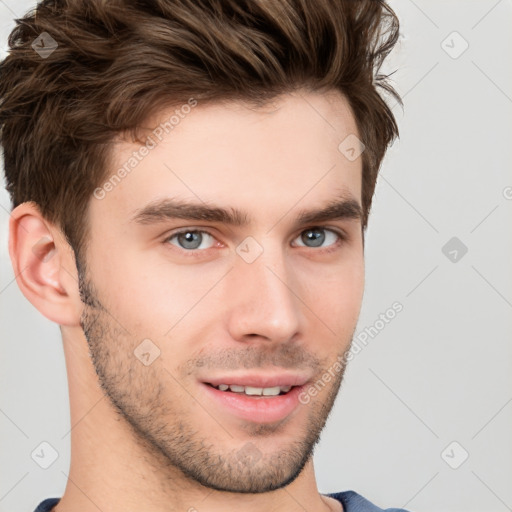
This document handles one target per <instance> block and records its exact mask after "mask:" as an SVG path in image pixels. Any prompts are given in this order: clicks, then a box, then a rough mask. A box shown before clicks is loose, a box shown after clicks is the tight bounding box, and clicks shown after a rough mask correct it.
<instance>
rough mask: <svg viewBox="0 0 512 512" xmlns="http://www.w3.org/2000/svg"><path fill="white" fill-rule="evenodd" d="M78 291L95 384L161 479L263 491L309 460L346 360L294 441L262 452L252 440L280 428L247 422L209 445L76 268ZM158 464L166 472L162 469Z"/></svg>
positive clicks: (165, 377) (290, 477) (161, 372)
mask: <svg viewBox="0 0 512 512" xmlns="http://www.w3.org/2000/svg"><path fill="white" fill-rule="evenodd" d="M79 289H80V296H81V299H82V302H83V303H84V310H83V313H82V316H81V320H80V324H81V326H82V329H83V331H84V334H85V337H86V339H87V344H88V347H89V356H90V358H91V361H92V363H93V366H94V369H95V371H96V374H97V376H98V379H99V384H100V386H101V388H102V390H103V392H104V394H105V395H106V396H107V397H108V399H109V400H110V402H111V404H112V406H113V409H114V411H115V412H116V413H117V414H118V415H119V416H120V418H121V419H122V420H124V421H125V422H126V423H127V424H128V425H129V426H130V427H131V430H132V433H133V435H134V440H135V442H136V443H137V444H138V445H139V446H140V447H142V448H143V450H144V452H146V453H147V454H149V455H151V457H147V458H146V459H147V460H150V461H151V464H152V465H154V466H155V468H157V469H158V471H159V473H158V474H159V475H162V478H164V479H166V480H168V481H169V482H171V481H174V482H175V481H176V470H178V472H179V473H181V475H184V476H185V477H186V479H187V480H192V481H193V482H195V483H199V484H200V485H202V486H204V487H207V488H211V489H215V490H218V491H224V492H233V493H265V492H269V491H272V490H275V489H279V488H282V487H284V486H286V485H288V484H290V483H291V482H293V481H294V480H295V479H296V478H297V477H298V476H299V474H300V473H301V471H302V470H303V468H304V466H305V465H306V463H307V462H308V461H309V460H310V458H311V457H312V455H313V452H314V448H315V446H316V444H317V443H318V441H319V439H320V433H321V431H322V430H323V428H324V426H325V423H326V421H327V418H328V416H329V414H330V412H331V410H332V407H333V405H334V402H335V399H336V396H337V394H338V391H339V388H340V386H341V383H342V380H343V375H344V373H345V364H343V367H342V369H341V370H340V371H339V372H337V374H336V377H335V378H334V379H333V381H332V383H331V386H330V388H327V387H326V388H324V389H323V390H322V392H321V394H322V395H323V396H324V398H323V400H320V399H318V398H317V399H316V400H315V401H311V402H310V403H309V404H308V405H307V407H308V408H309V413H308V418H307V422H306V423H305V425H304V428H303V429H301V431H300V435H299V436H297V439H295V440H293V441H291V442H289V443H288V444H286V445H285V446H283V443H280V444H279V446H280V447H281V448H280V449H279V450H278V451H274V452H272V453H264V454H262V453H261V452H260V451H259V449H258V448H257V444H258V439H264V438H265V437H271V436H272V435H273V434H275V433H276V432H277V431H279V429H280V426H279V425H277V426H276V425H261V424H260V425H258V424H248V425H247V428H246V429H245V430H246V434H247V433H248V434H249V435H250V437H251V441H248V442H245V443H242V446H237V447H234V448H233V449H227V450H226V449H222V447H219V446H217V445H216V444H215V441H216V440H218V439H219V437H220V436H215V435H213V436H212V438H211V439H210V438H208V436H207V435H206V433H205V432H202V431H201V430H200V425H201V424H208V423H207V422H201V421H196V424H197V425H196V426H194V424H193V422H192V421H191V420H192V419H193V418H190V417H189V416H187V409H186V406H184V404H183V403H181V404H180V403H178V401H175V402H173V401H172V399H171V397H172V396H173V393H172V392H169V389H168V387H169V386H174V388H175V389H176V388H177V385H176V381H175V377H173V376H171V374H170V373H169V372H168V371H167V370H165V368H164V369H162V368H161V367H158V366H157V365H152V366H150V367H146V366H144V365H143V364H141V362H140V361H139V360H138V359H137V358H136V357H135V356H134V354H133V350H134V348H135V347H136V346H137V345H138V343H140V340H134V339H133V337H130V335H129V334H128V333H127V332H126V331H125V330H124V329H123V328H122V327H121V326H120V325H119V324H118V323H117V322H116V320H115V319H113V317H112V316H111V315H109V313H108V312H107V310H106V309H105V308H104V307H103V305H102V304H101V302H100V301H99V299H98V297H97V294H96V293H95V288H94V286H93V283H91V282H90V281H89V280H88V279H87V277H86V276H85V273H84V272H80V271H79ZM347 352H348V349H347V350H345V351H344V353H343V354H342V355H341V356H342V357H341V358H340V357H338V361H341V360H343V361H346V358H345V357H343V356H345V355H346V353H347ZM167 383H168V386H166V385H165V384H167ZM190 400H193V398H192V397H190ZM206 414H207V413H206V411H205V419H206V418H207V421H208V422H211V417H210V416H206ZM284 428H286V425H285V426H284ZM226 437H227V436H226ZM134 462H135V463H136V461H134ZM165 468H167V469H168V471H162V469H165Z"/></svg>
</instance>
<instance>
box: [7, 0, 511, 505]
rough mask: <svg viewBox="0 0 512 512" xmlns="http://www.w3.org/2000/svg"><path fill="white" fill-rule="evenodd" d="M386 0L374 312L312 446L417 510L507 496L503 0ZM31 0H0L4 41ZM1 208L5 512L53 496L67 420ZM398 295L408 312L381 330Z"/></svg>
mask: <svg viewBox="0 0 512 512" xmlns="http://www.w3.org/2000/svg"><path fill="white" fill-rule="evenodd" d="M390 3H391V5H392V7H393V8H394V9H395V11H396V12H397V14H398V16H399V18H400V20H401V34H402V36H401V40H400V45H399V46H398V47H397V48H396V50H395V51H394V52H393V55H392V58H391V60H390V61H389V63H388V65H386V67H385V71H389V70H392V69H396V68H398V71H397V72H396V73H395V74H394V75H393V79H394V83H395V85H396V87H397V88H398V90H399V92H400V93H401V94H402V96H403V98H404V103H405V108H404V111H402V110H401V109H400V107H398V106H395V107H394V112H395V114H396V116H397V119H398V122H399V127H400V131H401V138H400V140H399V141H397V142H395V144H394V145H393V146H392V147H391V148H390V150H389V152H388V155H387V156H386V160H385V162H384V165H383V168H382V173H381V175H380V177H379V180H378V183H377V189H376V196H375V199H374V207H373V212H372V216H371V220H370V224H369V228H368V232H367V250H366V265H367V267H366V272H367V273H366V275H367V284H366V291H365V297H364V302H363V309H362V313H361V317H360V321H359V324H358V331H357V334H359V333H361V332H363V331H365V329H368V328H369V327H371V326H373V327H377V328H376V329H374V331H373V334H374V335H373V337H372V336H369V338H368V339H369V341H368V343H367V345H366V346H363V345H362V347H363V348H362V350H361V351H360V352H359V353H358V354H357V355H356V356H355V358H354V359H353V361H352V362H351V364H350V365H349V369H348V370H347V374H346V378H345V382H344V384H343V386H342V390H341V393H340V396H339V398H338V401H337V403H336V406H335V409H334V410H333V413H332V415H331V418H330V420H329V423H328V426H327V428H326V430H325V431H324V434H323V437H322V441H321V443H320V445H319V446H318V449H317V451H316V455H315V460H316V470H317V476H318V484H319V488H320V491H322V492H334V491H340V490H348V489H354V490H356V491H357V492H359V493H361V494H363V495H364V496H366V497H367V498H368V499H370V500H372V501H374V502H376V503H377V504H379V505H380V506H383V507H391V506H395V507H399V506H405V507H407V508H408V509H410V510H412V511H417V512H426V511H440V512H441V511H451V512H458V511H460V512H462V511H464V512H471V511H475V512H476V511H478V512H482V511H486V512H487V511H489V512H494V511H495V512H502V511H506V510H512V485H511V483H512V436H511V435H510V433H511V432H512V428H511V427H512V403H511V402H512V386H511V383H512V357H511V356H512V344H511V343H510V341H511V337H512V336H511V335H512V314H511V313H512V172H511V168H510V164H511V162H512V144H511V142H512V67H511V65H510V62H511V61H512V60H511V59H512V35H511V33H512V30H511V23H510V22H511V19H512V18H511V15H512V0H501V1H496V0H490V1H487V0H472V1H468V0H464V1H462V0H457V1H454V0H452V1H446V0H442V1H441V0H435V1H433V0H429V1H427V0H423V1H420V0H415V1H412V0H400V1H399V0H394V1H392V2H390ZM33 4H34V3H33V2H27V1H24V2H19V1H17V2H15V1H14V0H0V19H1V26H0V30H1V34H0V35H1V40H2V42H3V43H4V46H5V41H6V37H7V34H8V32H9V31H10V30H11V28H12V26H13V21H12V20H13V18H14V17H15V16H21V15H22V14H23V13H24V12H25V11H26V10H27V9H28V8H29V7H31V6H32V5H33ZM453 32H457V34H454V33H453ZM466 44H468V45H469V46H468V48H467V49H466V50H465V51H464V52H463V53H462V50H464V48H465V46H466ZM3 54H5V52H4V53H3ZM389 101H390V103H391V104H393V103H394V101H393V100H389ZM9 210H10V203H9V198H8V196H7V193H6V192H5V191H4V190H3V189H2V190H1V191H0V216H1V219H0V230H1V231H0V234H1V241H0V242H1V243H0V270H1V276H0V314H1V324H0V325H1V341H0V343H1V347H0V351H1V357H0V389H1V395H0V432H1V439H2V444H1V446H2V451H1V454H0V512H7V511H9V512H22V511H23V512H27V511H32V510H33V509H34V508H35V506H36V505H37V504H38V503H39V501H41V500H42V499H44V498H47V497H50V496H61V495H62V493H63V491H64V488H65V484H66V475H67V473H68V470H69V462H70V452H69V443H70V435H69V431H70V429H71V425H70V422H69V405H68V394H67V381H66V369H65V364H64V355H63V351H62V345H61V341H60V334H59V330H58V327H57V326H56V325H53V324H52V323H51V322H50V321H48V320H46V319H45V318H44V317H43V316H42V315H40V314H39V313H38V312H37V311H36V310H35V309H34V308H33V307H32V306H31V305H30V304H29V303H28V301H27V300H26V299H25V298H24V297H23V296H22V294H21V293H20V291H19V290H18V287H17V285H16V284H15V282H14V276H13V273H12V269H11V265H10V262H9V259H8V254H7V222H8V217H9ZM453 237H456V238H457V240H455V241H452V244H454V245H453V246H452V245H449V246H448V247H447V248H445V249H444V252H443V247H444V246H445V244H447V242H448V241H449V240H450V239H452V238H453ZM462 244H463V245H462ZM463 246H465V247H467V253H466V254H464V255H463V250H462V249H463ZM453 251H456V252H453ZM445 253H446V255H445ZM453 260H455V261H453ZM395 301H398V302H400V303H401V304H402V305H403V311H402V312H400V313H399V314H397V315H396V317H395V318H394V319H393V320H392V321H390V322H389V323H388V324H387V325H385V327H384V328H378V327H379V326H380V324H376V321H377V320H378V319H379V315H380V314H381V313H385V312H386V311H387V310H388V309H389V308H390V307H391V305H392V304H393V303H394V302H395ZM375 330H377V331H378V332H377V334H376V335H375ZM42 441H47V442H49V443H50V444H51V445H52V446H54V447H55V449H56V450H57V452H58V454H59V457H58V458H57V460H56V461H55V463H54V464H53V465H52V466H50V467H49V468H48V469H46V470H44V469H42V468H40V467H39V466H38V465H37V464H36V463H35V462H34V461H33V460H32V458H31V453H32V452H33V450H34V449H35V448H36V447H38V446H39V445H40V443H41V442H42ZM466 456H467V459H466V460H464V458H465V457H466ZM463 460H464V461H463ZM462 461H463V462H462Z"/></svg>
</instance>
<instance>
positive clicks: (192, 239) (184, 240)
mask: <svg viewBox="0 0 512 512" xmlns="http://www.w3.org/2000/svg"><path fill="white" fill-rule="evenodd" d="M178 241H179V243H180V244H181V245H182V247H184V248H185V249H197V248H198V247H199V246H200V245H201V241H202V235H201V233H199V232H197V231H186V232H185V233H180V234H179V235H178ZM198 241H199V243H198Z"/></svg>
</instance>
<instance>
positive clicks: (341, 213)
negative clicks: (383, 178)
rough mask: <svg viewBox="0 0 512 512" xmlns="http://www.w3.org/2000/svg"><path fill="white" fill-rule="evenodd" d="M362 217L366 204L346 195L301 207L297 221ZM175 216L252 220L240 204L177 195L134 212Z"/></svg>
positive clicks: (147, 219)
mask: <svg viewBox="0 0 512 512" xmlns="http://www.w3.org/2000/svg"><path fill="white" fill-rule="evenodd" d="M284 216H286V215H284ZM284 216H283V218H284ZM362 217H363V214H362V208H361V205H360V204H359V202H358V201H356V200H355V199H354V198H352V197H342V198H340V199H335V200H332V201H330V202H328V203H327V204H326V205H325V206H323V207H320V208H317V209H313V210H301V211H300V212H299V213H298V215H297V218H296V220H295V222H296V224H297V225H303V224H315V223H319V222H326V221H332V220H344V219H349V220H359V221H361V220H362ZM174 219H185V220H193V221H204V222H217V223H221V224H226V225H229V226H233V227H243V226H247V225H250V224H251V222H252V219H251V217H250V216H249V215H248V214H247V212H244V211H242V210H239V209H237V208H233V207H229V208H222V207H220V206H216V205H209V204H207V203H204V202H202V203H196V202H192V201H190V200H182V199H177V198H165V199H159V200H156V201H152V202H150V203H148V204H147V205H146V206H144V207H142V208H139V209H137V210H135V212H134V215H133V216H132V221H133V222H136V223H138V224H144V225H148V224H157V223H159V222H164V221H167V220H174Z"/></svg>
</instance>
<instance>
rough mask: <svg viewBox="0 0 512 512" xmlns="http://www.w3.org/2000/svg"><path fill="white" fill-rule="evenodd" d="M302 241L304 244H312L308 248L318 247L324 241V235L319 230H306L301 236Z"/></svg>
mask: <svg viewBox="0 0 512 512" xmlns="http://www.w3.org/2000/svg"><path fill="white" fill-rule="evenodd" d="M302 241H303V242H304V243H305V244H306V243H308V242H312V243H313V244H312V245H310V247H319V246H321V245H322V244H323V243H324V241H325V233H323V230H321V229H316V228H315V229H308V230H307V231H305V232H304V234H303V235H302Z"/></svg>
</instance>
